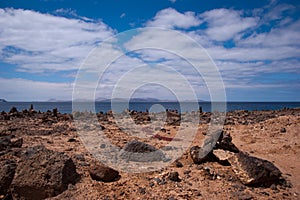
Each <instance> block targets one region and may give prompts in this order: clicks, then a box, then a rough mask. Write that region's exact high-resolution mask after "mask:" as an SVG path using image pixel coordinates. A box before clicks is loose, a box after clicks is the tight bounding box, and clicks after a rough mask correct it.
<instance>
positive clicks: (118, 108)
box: [0, 102, 300, 113]
mask: <svg viewBox="0 0 300 200" xmlns="http://www.w3.org/2000/svg"><path fill="white" fill-rule="evenodd" d="M31 104H32V105H33V107H34V109H35V110H36V111H41V112H46V111H48V110H52V109H54V108H57V109H58V111H59V112H60V113H72V112H73V111H91V112H97V113H98V112H107V111H109V110H113V111H114V112H122V111H124V110H125V109H129V110H136V111H146V110H149V111H150V112H161V111H163V110H166V109H168V110H177V111H178V112H191V111H195V110H197V109H199V108H200V107H201V109H202V111H203V112H211V111H212V105H213V109H214V110H213V111H215V110H216V111H222V112H223V111H235V110H249V111H253V110H279V109H283V108H300V102H226V103H222V102H216V103H211V102H198V105H197V103H193V102H183V103H179V102H129V104H128V103H127V104H126V103H123V102H117V103H114V104H113V105H112V104H111V103H110V102H93V103H87V102H80V103H72V102H0V112H1V111H5V112H9V110H10V109H11V108H12V107H16V108H17V109H18V110H19V111H22V110H24V109H29V108H30V106H31ZM224 105H225V106H226V107H224ZM198 106H199V107H198Z"/></svg>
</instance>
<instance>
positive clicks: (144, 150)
mask: <svg viewBox="0 0 300 200" xmlns="http://www.w3.org/2000/svg"><path fill="white" fill-rule="evenodd" d="M120 157H121V158H122V159H125V160H128V161H135V162H154V161H164V160H166V157H165V155H164V153H163V152H162V151H161V150H157V149H156V148H155V147H153V146H151V145H149V144H146V143H144V142H140V141H137V140H132V141H130V142H128V143H127V144H126V145H125V146H124V148H123V149H122V150H121V152H120Z"/></svg>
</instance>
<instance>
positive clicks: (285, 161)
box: [0, 108, 300, 200]
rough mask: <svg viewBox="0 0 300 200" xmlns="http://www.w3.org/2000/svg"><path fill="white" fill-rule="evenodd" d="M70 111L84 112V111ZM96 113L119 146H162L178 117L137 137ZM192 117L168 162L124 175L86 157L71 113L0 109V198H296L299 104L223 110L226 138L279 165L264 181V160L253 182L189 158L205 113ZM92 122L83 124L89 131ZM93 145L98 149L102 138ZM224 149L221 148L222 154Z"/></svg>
mask: <svg viewBox="0 0 300 200" xmlns="http://www.w3.org/2000/svg"><path fill="white" fill-rule="evenodd" d="M75 114H76V115H82V118H84V117H85V114H83V113H73V115H75ZM195 114H199V113H194V115H195ZM130 115H131V117H132V118H133V119H134V121H135V124H137V125H138V126H140V127H141V131H145V132H147V130H148V129H147V127H149V126H148V125H149V123H151V118H150V117H149V115H148V113H146V112H144V113H141V112H133V111H131V112H130ZM97 117H98V118H97V119H98V128H100V129H101V130H102V131H103V133H104V134H105V136H107V138H109V139H110V142H111V143H112V144H114V145H116V146H118V147H120V148H125V147H126V144H127V145H128V143H129V142H130V141H133V140H138V141H140V142H144V143H147V144H149V146H150V145H151V146H150V147H151V148H152V147H153V148H154V147H155V148H157V149H158V148H161V147H164V146H168V144H169V143H170V140H172V138H174V137H175V136H176V134H177V133H178V130H179V126H180V124H181V120H180V119H181V118H180V115H179V114H178V113H176V112H173V111H169V113H168V114H167V118H166V122H164V123H163V127H161V128H159V129H154V131H149V135H148V137H144V138H139V137H138V135H130V134H128V133H126V130H124V129H120V128H119V127H118V125H117V124H116V123H115V121H114V117H113V114H112V113H98V114H97ZM190 117H192V115H191V116H190ZM199 117H200V120H199V125H198V129H197V134H196V136H195V138H194V139H193V142H192V144H191V145H190V147H189V148H188V150H187V151H185V152H184V153H183V155H182V156H181V157H179V158H178V159H177V160H176V161H175V162H172V163H170V164H169V165H167V166H166V167H165V168H163V169H160V170H156V171H152V172H143V173H129V172H124V171H115V170H113V169H110V168H108V167H105V166H104V165H103V164H101V163H100V162H99V161H98V160H97V159H96V158H94V157H93V155H92V154H91V153H90V152H89V151H88V150H87V148H86V147H85V145H83V141H82V138H80V137H79V134H78V127H77V126H76V124H75V122H74V120H73V119H74V116H72V115H69V114H60V113H59V112H58V111H57V110H56V109H54V110H53V111H49V112H45V113H40V112H37V111H35V110H34V109H33V108H32V109H31V110H28V111H27V110H26V111H18V110H17V109H12V110H11V111H10V112H8V113H6V112H2V113H1V114H0V166H1V168H0V199H43V198H48V199H72V200H73V199H168V200H172V199H241V200H242V199H243V200H246V199H299V198H300V170H299V169H300V109H283V110H278V111H251V112H250V111H234V112H228V113H227V114H226V120H225V125H224V127H223V134H224V135H225V136H226V137H227V138H230V139H229V140H228V142H230V144H232V145H235V147H236V148H237V149H238V151H240V152H244V153H247V154H246V155H248V154H249V155H250V156H251V157H257V158H261V159H264V160H267V161H269V162H270V163H273V164H274V166H276V167H277V168H278V169H279V170H280V171H281V174H280V177H276V178H275V179H272V180H271V179H270V180H269V181H267V179H268V176H272V170H273V168H272V166H273V165H272V164H270V163H268V164H267V166H271V167H270V169H271V172H270V174H267V175H265V176H266V177H262V178H261V177H259V180H260V181H259V182H257V184H246V183H245V181H243V178H242V176H243V175H240V174H238V173H237V172H236V170H235V168H234V164H232V163H233V161H232V160H230V159H228V160H229V162H228V161H227V160H226V159H227V158H226V159H225V161H224V162H220V159H219V158H218V159H217V161H216V160H214V159H206V160H203V161H202V162H195V160H194V159H193V158H191V155H190V148H191V147H192V146H201V145H202V143H203V140H204V138H205V135H206V134H207V131H208V128H209V122H210V113H200V114H199ZM92 126H93V124H91V125H90V126H87V127H85V128H86V130H90V129H94V128H95V127H92ZM189 128H191V127H186V130H185V131H188V130H189ZM146 135H147V134H146ZM225 136H224V137H225ZM231 139H232V141H231ZM220 141H221V140H220ZM220 146H221V145H220ZM99 147H100V148H105V144H99ZM127 147H128V146H127ZM150 147H149V148H150ZM216 148H217V147H216ZM225 150H226V149H225ZM225 150H224V148H223V149H222V148H221V150H220V151H222V152H227V153H228V154H229V152H228V151H225ZM227 150H228V149H227ZM229 151H230V149H229ZM214 152H215V153H217V151H215V150H214ZM239 154H240V153H237V152H230V155H239ZM217 157H218V156H217ZM247 158H248V157H247ZM258 163H260V161H259V162H258ZM141 164H142V162H141ZM124 165H126V163H125V164H124ZM257 167H258V168H257V171H258V172H259V170H260V169H262V168H259V167H261V166H260V164H258V165H257ZM267 168H268V167H267ZM263 170H265V169H263ZM275 171H276V170H275ZM273 175H274V173H273ZM1 176H2V177H1ZM256 176H259V175H257V174H256ZM264 181H265V182H264Z"/></svg>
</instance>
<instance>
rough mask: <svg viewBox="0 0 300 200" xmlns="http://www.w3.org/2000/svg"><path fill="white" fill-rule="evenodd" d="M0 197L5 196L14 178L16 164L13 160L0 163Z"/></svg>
mask: <svg viewBox="0 0 300 200" xmlns="http://www.w3.org/2000/svg"><path fill="white" fill-rule="evenodd" d="M0 166H1V167H0V195H5V194H7V192H8V190H9V188H10V184H11V182H12V180H13V178H14V175H15V170H16V167H17V164H16V162H15V161H14V160H3V161H0Z"/></svg>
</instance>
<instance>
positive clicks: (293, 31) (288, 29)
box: [238, 20, 300, 51]
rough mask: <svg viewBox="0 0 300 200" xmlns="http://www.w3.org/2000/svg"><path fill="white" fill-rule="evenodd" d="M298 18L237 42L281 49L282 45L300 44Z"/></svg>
mask: <svg viewBox="0 0 300 200" xmlns="http://www.w3.org/2000/svg"><path fill="white" fill-rule="evenodd" d="M299 30H300V20H298V21H296V22H293V23H291V24H289V25H287V26H281V27H279V28H273V29H271V31H270V32H263V33H259V34H257V33H254V34H253V35H252V36H250V37H249V38H246V39H244V40H241V41H239V42H238V44H239V45H246V46H259V47H273V48H274V47H277V48H278V51H281V47H282V46H295V45H298V46H299V45H300V34H299Z"/></svg>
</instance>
